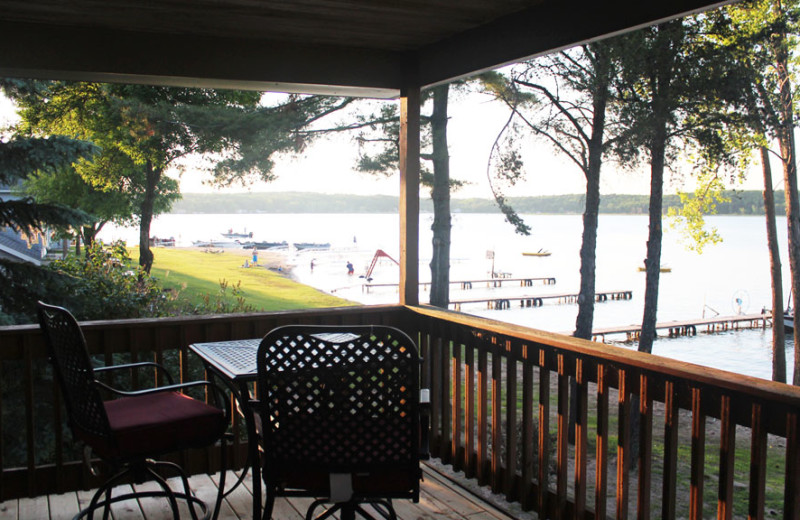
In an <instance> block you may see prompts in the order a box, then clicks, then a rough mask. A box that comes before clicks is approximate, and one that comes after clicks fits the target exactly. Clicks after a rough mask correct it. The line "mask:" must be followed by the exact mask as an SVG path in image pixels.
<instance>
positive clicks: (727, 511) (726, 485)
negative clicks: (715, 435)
mask: <svg viewBox="0 0 800 520" xmlns="http://www.w3.org/2000/svg"><path fill="white" fill-rule="evenodd" d="M731 406H732V403H731V396H730V395H723V396H722V397H721V398H720V432H719V490H718V494H717V520H731V518H733V477H734V473H735V466H734V463H735V460H736V424H735V423H734V422H733V417H732V413H733V410H732V409H731Z"/></svg>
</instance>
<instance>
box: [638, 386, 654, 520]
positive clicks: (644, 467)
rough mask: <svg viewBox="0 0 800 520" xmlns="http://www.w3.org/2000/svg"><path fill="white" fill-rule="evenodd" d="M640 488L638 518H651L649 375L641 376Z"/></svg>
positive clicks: (651, 400)
mask: <svg viewBox="0 0 800 520" xmlns="http://www.w3.org/2000/svg"><path fill="white" fill-rule="evenodd" d="M637 442H638V443H639V464H638V466H639V486H638V499H637V501H636V502H637V511H638V512H637V516H638V518H650V485H651V482H652V458H653V457H652V455H653V397H652V393H651V390H650V379H649V378H648V376H647V374H641V375H640V376H639V438H638V439H637Z"/></svg>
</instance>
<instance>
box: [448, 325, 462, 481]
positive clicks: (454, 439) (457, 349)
mask: <svg viewBox="0 0 800 520" xmlns="http://www.w3.org/2000/svg"><path fill="white" fill-rule="evenodd" d="M455 330H456V329H455V328H454V327H451V328H450V331H451V334H449V335H448V336H449V337H450V338H452V340H451V342H452V345H453V346H452V349H453V352H452V362H451V364H450V367H451V376H450V380H451V382H452V383H451V387H452V390H451V391H450V393H451V395H452V396H453V398H452V404H451V406H450V410H451V414H450V415H451V417H452V419H451V422H452V423H453V431H452V435H451V440H450V444H451V446H452V448H451V450H450V460H451V461H452V464H453V469H455V470H456V471H461V470H463V469H464V465H463V461H464V459H463V457H462V456H460V455H461V451H462V450H463V448H464V447H463V446H462V444H461V432H462V431H463V429H462V426H461V418H462V417H463V413H462V412H463V406H464V394H463V390H462V385H463V383H464V379H463V377H462V375H461V374H462V372H461V361H462V354H461V349H462V346H461V341H459V338H458V336H457V334H455V333H453V332H454V331H455Z"/></svg>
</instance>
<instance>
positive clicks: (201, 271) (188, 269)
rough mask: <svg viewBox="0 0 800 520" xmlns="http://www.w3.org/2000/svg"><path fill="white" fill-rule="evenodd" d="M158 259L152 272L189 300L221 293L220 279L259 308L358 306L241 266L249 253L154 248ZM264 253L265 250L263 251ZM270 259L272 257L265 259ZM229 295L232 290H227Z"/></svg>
mask: <svg viewBox="0 0 800 520" xmlns="http://www.w3.org/2000/svg"><path fill="white" fill-rule="evenodd" d="M153 253H154V255H155V260H154V262H153V269H152V271H151V274H152V275H154V276H155V277H157V278H158V279H159V280H160V281H161V282H162V284H163V285H164V287H166V288H177V289H180V291H181V295H182V296H183V297H184V298H187V299H189V300H190V301H193V302H194V301H200V300H201V299H202V297H203V296H204V295H206V294H208V295H211V296H212V297H213V296H214V295H216V294H218V293H219V291H220V282H222V281H227V282H228V284H229V285H236V284H237V283H239V282H241V285H240V287H239V289H240V291H241V294H242V296H244V298H245V300H246V302H247V304H248V305H250V306H252V307H253V308H254V309H256V310H263V311H277V310H291V309H309V308H319V307H342V306H347V305H356V304H355V303H354V302H351V301H348V300H344V299H341V298H337V297H335V296H331V295H330V294H326V293H323V292H321V291H319V290H317V289H314V288H313V287H309V286H307V285H303V284H300V283H297V282H294V281H292V280H290V279H288V278H286V277H285V276H283V275H282V274H280V273H277V272H274V271H272V270H270V269H267V268H266V267H264V265H263V264H262V265H261V266H259V267H255V268H249V269H245V268H243V267H242V264H243V263H244V261H245V259H247V258H249V252H246V251H244V250H242V251H238V250H225V252H223V253H218V254H212V253H206V252H204V251H202V250H199V249H173V248H156V249H153ZM262 255H263V253H262ZM131 257H132V258H138V257H139V251H138V248H133V249H132V251H131ZM266 262H267V263H268V262H269V259H266ZM228 294H230V289H229V290H228Z"/></svg>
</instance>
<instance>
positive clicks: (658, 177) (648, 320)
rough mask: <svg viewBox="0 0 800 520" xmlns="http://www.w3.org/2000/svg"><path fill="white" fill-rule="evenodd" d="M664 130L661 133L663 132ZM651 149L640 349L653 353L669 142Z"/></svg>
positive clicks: (640, 350) (655, 143)
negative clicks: (648, 223) (665, 170)
mask: <svg viewBox="0 0 800 520" xmlns="http://www.w3.org/2000/svg"><path fill="white" fill-rule="evenodd" d="M663 133H664V132H661V134H662V135H663ZM655 140H656V142H654V143H653V145H652V146H651V148H650V150H651V151H650V153H651V158H650V229H649V233H648V236H647V258H645V261H644V265H645V271H646V280H645V289H644V315H643V316H642V332H641V335H640V337H639V352H647V353H648V354H649V353H652V352H653V341H655V337H656V319H657V314H658V285H659V281H660V277H661V237H662V227H661V212H662V208H663V199H664V148H665V144H666V143H665V142H664V140H663V139H661V140H660V141H659V140H658V138H655Z"/></svg>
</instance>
